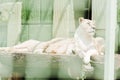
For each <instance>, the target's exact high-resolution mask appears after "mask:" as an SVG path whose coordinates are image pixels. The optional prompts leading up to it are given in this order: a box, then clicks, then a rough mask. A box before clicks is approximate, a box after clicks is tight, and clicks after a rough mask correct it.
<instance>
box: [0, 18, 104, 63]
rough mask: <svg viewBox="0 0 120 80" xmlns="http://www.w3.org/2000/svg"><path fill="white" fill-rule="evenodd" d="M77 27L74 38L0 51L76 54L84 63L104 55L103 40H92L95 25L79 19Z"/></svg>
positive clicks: (5, 48) (25, 43) (29, 42)
mask: <svg viewBox="0 0 120 80" xmlns="http://www.w3.org/2000/svg"><path fill="white" fill-rule="evenodd" d="M79 22H80V24H79V27H78V28H77V30H76V31H75V34H74V38H70V39H65V38H55V39H52V40H50V41H46V42H40V41H36V40H28V41H25V42H23V43H21V44H18V45H15V46H13V47H1V48H0V51H3V52H8V53H30V52H32V53H51V54H67V55H71V54H77V55H79V56H80V57H81V58H83V61H84V63H86V64H88V63H89V62H90V57H91V56H94V55H101V54H103V53H104V39H103V38H101V37H97V38H94V33H95V25H94V22H93V21H92V20H88V19H84V18H80V19H79Z"/></svg>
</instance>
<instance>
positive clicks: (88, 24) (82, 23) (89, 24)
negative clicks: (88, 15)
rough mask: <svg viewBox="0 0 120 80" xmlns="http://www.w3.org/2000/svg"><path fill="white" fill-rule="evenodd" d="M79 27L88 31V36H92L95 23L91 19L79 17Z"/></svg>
mask: <svg viewBox="0 0 120 80" xmlns="http://www.w3.org/2000/svg"><path fill="white" fill-rule="evenodd" d="M79 28H80V29H82V30H83V31H84V32H86V33H88V35H90V36H94V34H95V23H94V21H92V20H89V19H84V18H80V19H79Z"/></svg>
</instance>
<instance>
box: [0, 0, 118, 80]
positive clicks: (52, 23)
mask: <svg viewBox="0 0 120 80" xmlns="http://www.w3.org/2000/svg"><path fill="white" fill-rule="evenodd" d="M79 17H84V18H86V19H93V20H95V23H96V25H97V27H96V33H95V37H97V36H100V37H103V38H104V39H105V40H106V43H105V45H106V49H105V53H106V54H105V56H95V57H91V59H92V61H91V62H90V64H91V66H92V67H93V68H90V69H89V70H86V69H84V68H83V66H84V63H83V61H82V59H81V58H80V57H79V56H78V55H77V56H76V55H59V54H48V53H46V54H34V53H32V52H30V54H27V53H26V52H24V54H22V53H13V54H9V52H6V53H2V52H0V76H1V80H8V79H13V80H54V79H56V80H57V79H59V80H74V79H76V80H79V79H82V80H84V79H95V80H96V79H104V80H114V79H119V78H120V76H119V69H120V66H119V59H120V58H119V54H118V53H119V0H110V1H108V0H102V1H101V0H22V1H21V0H4V1H3V0H0V36H1V37H0V46H1V47H12V46H14V45H17V44H20V43H22V42H24V41H26V40H29V39H34V40H38V41H42V42H43V41H49V40H51V39H53V38H57V37H63V38H73V37H74V33H75V31H76V29H77V27H76V26H78V25H79V22H78V19H79ZM114 48H115V49H114ZM114 53H117V54H114ZM114 56H115V63H114ZM104 61H105V62H104ZM114 65H115V66H114Z"/></svg>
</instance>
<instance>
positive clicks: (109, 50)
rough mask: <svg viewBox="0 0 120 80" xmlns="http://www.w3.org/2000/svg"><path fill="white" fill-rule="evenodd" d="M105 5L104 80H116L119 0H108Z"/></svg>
mask: <svg viewBox="0 0 120 80" xmlns="http://www.w3.org/2000/svg"><path fill="white" fill-rule="evenodd" d="M105 2H106V7H105V17H106V18H105V28H106V33H105V34H106V35H105V38H106V40H105V43H106V45H105V46H106V49H105V62H104V63H105V65H104V80H114V53H115V27H116V26H117V25H116V24H117V18H116V16H117V7H116V5H117V0H106V1H105Z"/></svg>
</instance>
